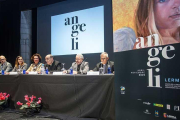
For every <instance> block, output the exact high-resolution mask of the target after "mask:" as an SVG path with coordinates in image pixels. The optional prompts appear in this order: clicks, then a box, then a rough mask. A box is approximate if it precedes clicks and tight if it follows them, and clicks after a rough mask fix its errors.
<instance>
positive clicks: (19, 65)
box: [12, 56, 27, 72]
mask: <svg viewBox="0 0 180 120" xmlns="http://www.w3.org/2000/svg"><path fill="white" fill-rule="evenodd" d="M26 69H27V64H26V63H24V60H23V58H22V56H17V58H16V61H15V66H14V69H13V70H12V72H22V71H23V70H26Z"/></svg>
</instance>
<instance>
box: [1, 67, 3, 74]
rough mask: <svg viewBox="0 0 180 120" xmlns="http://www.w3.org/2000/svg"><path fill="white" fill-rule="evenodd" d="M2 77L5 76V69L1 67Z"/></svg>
mask: <svg viewBox="0 0 180 120" xmlns="http://www.w3.org/2000/svg"><path fill="white" fill-rule="evenodd" d="M1 75H4V69H3V67H2V66H1Z"/></svg>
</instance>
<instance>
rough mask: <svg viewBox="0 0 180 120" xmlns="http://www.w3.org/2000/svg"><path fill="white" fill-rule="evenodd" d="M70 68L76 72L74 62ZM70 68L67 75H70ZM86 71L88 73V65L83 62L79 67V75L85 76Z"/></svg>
mask: <svg viewBox="0 0 180 120" xmlns="http://www.w3.org/2000/svg"><path fill="white" fill-rule="evenodd" d="M71 67H72V69H73V71H77V67H78V66H77V63H76V62H73V63H72V66H71ZM71 67H70V68H71ZM70 68H69V69H68V70H67V73H70ZM88 71H89V63H88V62H84V61H83V62H82V63H81V65H80V70H79V74H87V72H88Z"/></svg>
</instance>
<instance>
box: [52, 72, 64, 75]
mask: <svg viewBox="0 0 180 120" xmlns="http://www.w3.org/2000/svg"><path fill="white" fill-rule="evenodd" d="M53 75H63V72H53Z"/></svg>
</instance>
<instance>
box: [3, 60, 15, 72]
mask: <svg viewBox="0 0 180 120" xmlns="http://www.w3.org/2000/svg"><path fill="white" fill-rule="evenodd" d="M1 66H2V64H1ZM1 66H0V73H1V70H2V69H1ZM12 69H13V68H12V65H11V63H9V62H5V63H4V64H3V70H4V72H10V71H11V70H12Z"/></svg>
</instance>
